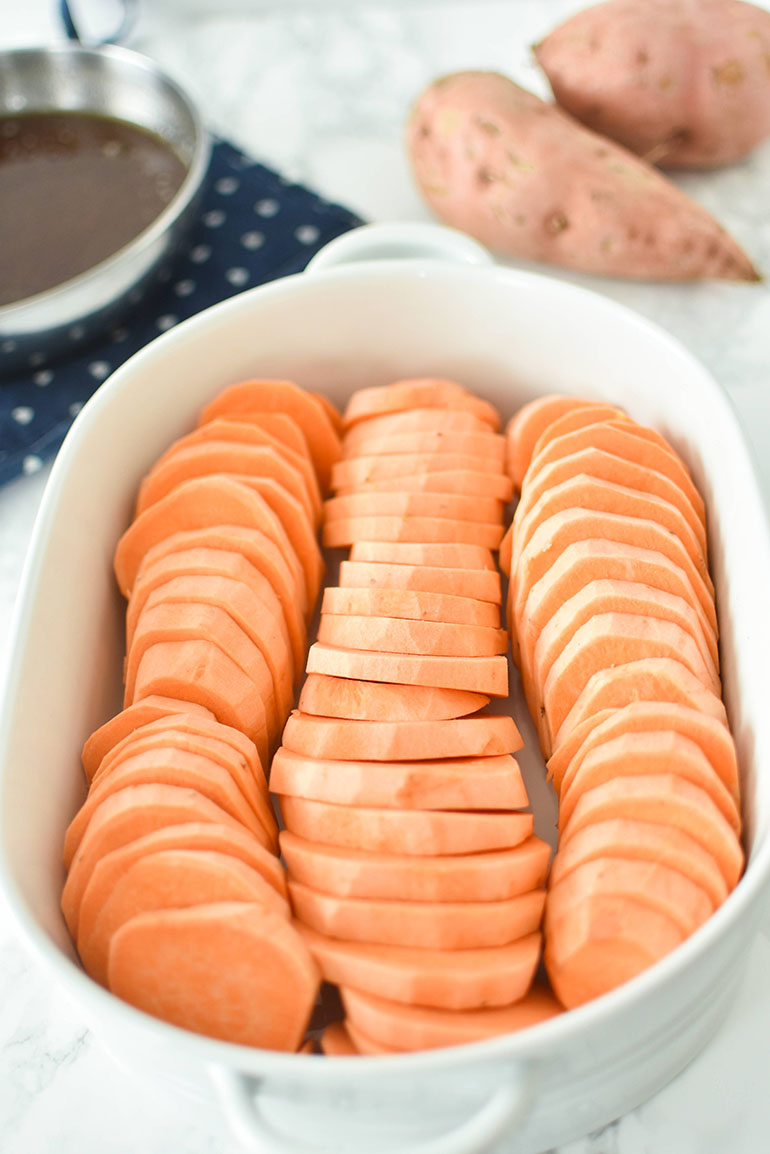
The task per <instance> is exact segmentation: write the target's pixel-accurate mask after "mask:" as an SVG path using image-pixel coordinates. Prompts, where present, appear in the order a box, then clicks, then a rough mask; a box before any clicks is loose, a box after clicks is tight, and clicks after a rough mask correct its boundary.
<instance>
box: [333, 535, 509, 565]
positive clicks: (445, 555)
mask: <svg viewBox="0 0 770 1154" xmlns="http://www.w3.org/2000/svg"><path fill="white" fill-rule="evenodd" d="M350 560H351V561H376V562H385V563H386V564H390V565H426V566H430V567H431V568H436V567H437V568H446V569H489V570H491V571H492V572H496V570H497V567H496V565H495V559H494V557H493V555H492V552H491V550H490V549H489V548H487V547H486V546H484V545H478V544H468V543H467V542H463V543H459V542H457V541H455V542H448V541H437V542H433V543H428V542H425V541H418V542H414V541H365V540H361V541H354V543H353V546H352V548H351V550H350Z"/></svg>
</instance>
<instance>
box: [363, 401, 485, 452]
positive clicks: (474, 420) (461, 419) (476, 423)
mask: <svg viewBox="0 0 770 1154" xmlns="http://www.w3.org/2000/svg"><path fill="white" fill-rule="evenodd" d="M432 432H442V433H449V432H467V433H472V432H476V433H478V432H482V433H489V432H490V426H489V424H488V422H487V421H484V420H482V419H481V418H480V417H477V416H476V415H475V414H474V413H471V412H468V411H467V410H466V409H452V408H444V407H442V408H436V407H435V406H434V407H433V408H420V407H415V408H411V409H402V410H401V411H400V412H397V413H380V414H379V415H378V416H371V417H368V418H367V419H366V420H365V421H357V422H356V423H355V424H354V425H350V426H349V427H348V428H347V429H346V430H345V437H344V441H343V443H344V447H345V452H346V454H347V455H349V454H348V450H349V449H363V450H365V451H368V449H367V446H370V445H374V446H375V450H374V451H375V452H376V451H377V449H376V445H377V443H378V442H379V441H380V439H381V438H382V437H389V436H392V435H394V434H397V433H432Z"/></svg>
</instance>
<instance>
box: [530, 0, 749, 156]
mask: <svg viewBox="0 0 770 1154" xmlns="http://www.w3.org/2000/svg"><path fill="white" fill-rule="evenodd" d="M534 53H535V57H536V59H537V61H538V63H539V65H540V66H541V68H542V69H543V71H544V72H545V74H546V76H547V77H548V80H549V82H550V85H551V89H552V91H553V94H554V96H555V98H556V100H557V102H558V103H559V104H560V105H561V107H562V108H564V109H565V110H566V111H567V112H569V113H571V114H572V116H574V117H575V118H576V119H577V120H579V121H580V122H581V123H582V124H584V125H585V126H586V127H587V128H590V129H592V130H593V131H594V132H600V133H603V134H604V135H605V136H608V137H610V138H611V139H612V140H615V141H617V142H618V143H619V144H622V145H624V146H625V147H626V148H629V149H631V150H632V151H633V152H636V153H639V155H640V156H644V157H646V158H647V159H648V160H650V161H651V162H652V163H656V164H660V165H661V167H664V168H713V167H716V166H718V165H723V164H729V163H731V162H733V161H736V160H739V159H740V158H741V157H743V156H745V155H746V154H747V153H749V152H751V150H752V149H754V148H755V147H756V146H757V145H758V144H759V143H760V142H761V141H762V140H764V139H765V137H767V136H770V68H768V59H769V58H770V12H767V11H765V10H763V9H761V8H758V7H757V6H756V5H754V4H748V3H744V2H742V0H698V2H697V3H693V2H692V0H645V3H644V4H639V3H638V2H637V0H607V2H606V3H602V4H596V5H593V6H592V7H590V8H586V9H585V10H584V11H582V12H578V13H577V14H576V15H575V16H572V17H570V18H569V19H568V20H566V21H565V22H564V23H563V24H560V25H559V26H558V27H557V28H554V29H553V31H552V32H551V33H549V35H548V36H546V37H545V39H544V40H542V41H541V42H540V43H539V44H538V45H536V46H535V49H534Z"/></svg>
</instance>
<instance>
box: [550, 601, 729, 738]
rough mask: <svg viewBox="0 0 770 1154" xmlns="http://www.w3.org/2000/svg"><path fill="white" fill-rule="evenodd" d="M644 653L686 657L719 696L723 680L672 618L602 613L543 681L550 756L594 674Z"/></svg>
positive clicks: (577, 636)
mask: <svg viewBox="0 0 770 1154" xmlns="http://www.w3.org/2000/svg"><path fill="white" fill-rule="evenodd" d="M645 657H671V658H673V659H675V660H679V661H682V662H683V663H684V664H685V665H686V666H687V667H688V669H690V671H691V672H692V673H694V674H695V676H696V677H699V678H700V679H701V680H702V682H703V684H704V686H705V687H706V688H707V689H710V690H711V691H712V693H714V694H715V695H717V696H718V695H719V693H720V685H719V682H718V681H716V680H715V679H714V676H713V671H712V670H711V669H709V668H708V667H707V665H706V663H705V661H704V660H703V657H702V656H701V653H700V650H699V649H698V647H697V645H696V644H695V642H694V641H693V640H692V637H691V636H690V634H689V633H686V632H685V630H684V629H682V628H680V626H678V625H676V624H674V622H673V621H663V620H661V619H656V618H651V617H643V616H639V615H635V614H632V613H599V614H597V615H596V616H595V617H593V618H591V619H590V620H589V621H587V622H586V623H585V624H584V625H581V626H580V628H579V629H577V630H576V631H575V633H574V634H573V636H572V637H571V639H570V640H569V641H568V642H567V644H566V645H565V646H564V648H563V649H562V651H561V653H560V654H559V656H558V657H557V658H556V660H555V661H554V663H553V665H552V666H551V669H550V672H549V673H548V676H547V678H546V680H545V682H544V684H543V687H542V708H543V716H544V718H545V720H546V723H547V725H548V729H549V732H550V734H551V740H550V742H549V750H548V756H550V752H551V749H552V748H553V736H554V735H555V734H557V733H558V732H559V729H560V727H561V725H562V722H563V721H564V720H565V718H566V716H567V714H568V713H569V711H570V709H571V708H572V706H573V705H574V704H575V702H576V701H577V699H578V697H579V695H580V693H581V691H582V690H583V688H584V687H585V685H586V683H587V682H588V680H589V679H590V678H591V677H592V675H593V674H594V673H596V672H598V671H599V670H602V669H607V668H609V667H610V666H612V665H622V664H624V663H625V662H630V661H638V660H640V659H642V658H645Z"/></svg>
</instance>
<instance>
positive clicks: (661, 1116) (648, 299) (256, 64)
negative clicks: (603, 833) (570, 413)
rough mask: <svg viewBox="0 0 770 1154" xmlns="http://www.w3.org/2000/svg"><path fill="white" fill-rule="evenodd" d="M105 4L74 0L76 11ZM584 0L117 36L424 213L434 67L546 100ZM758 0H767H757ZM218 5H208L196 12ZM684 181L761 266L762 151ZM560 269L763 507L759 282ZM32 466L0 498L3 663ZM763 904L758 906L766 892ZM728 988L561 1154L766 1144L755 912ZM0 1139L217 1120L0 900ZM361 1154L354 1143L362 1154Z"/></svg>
mask: <svg viewBox="0 0 770 1154" xmlns="http://www.w3.org/2000/svg"><path fill="white" fill-rule="evenodd" d="M98 2H103V3H106V4H108V3H109V2H110V0H88V2H87V0H81V3H80V5H79V7H80V9H87V8H88V7H89V4H90V6H91V7H92V6H93V4H94V3H98ZM579 6H580V5H579V4H577V3H575V2H572V3H570V2H568V0H485V2H477V3H474V2H472V0H467V2H464V3H453V2H449V0H444V2H441V0H432V2H431V0H424V2H422V3H420V2H419V0H414V2H412V3H407V2H406V0H404V2H403V3H399V2H397V0H392V2H391V3H381V4H379V5H374V4H371V5H370V4H366V3H364V2H363V0H339V2H338V3H334V2H329V0H326V2H324V3H321V2H320V0H315V2H314V0H305V2H304V3H301V2H297V3H292V2H291V0H274V3H268V2H260V0H209V3H208V4H207V3H205V0H151V2H150V0H145V3H144V4H143V9H142V14H141V17H140V22H139V25H138V27H137V29H136V32H135V34H134V36H133V38H132V43H133V45H134V46H135V47H137V48H139V49H141V50H143V51H145V52H147V53H148V54H149V55H151V56H154V57H155V58H156V59H158V61H159V62H160V63H162V64H163V65H164V66H165V67H166V68H167V69H168V70H169V71H170V72H171V73H172V74H174V75H175V76H176V77H177V78H178V79H179V80H180V81H182V82H183V83H184V84H185V85H186V87H187V88H188V89H189V90H190V91H191V93H192V94H193V95H194V96H195V97H196V98H197V100H198V101H199V102H200V104H201V106H202V107H203V109H204V110H205V113H206V115H207V118H208V120H209V123H210V125H211V126H212V128H214V129H215V130H217V131H219V132H221V133H222V134H224V135H227V136H229V137H230V138H231V139H233V140H234V141H235V142H236V143H238V144H239V145H240V146H241V147H244V148H245V149H247V150H248V151H250V152H251V153H252V154H253V155H254V156H255V157H257V158H258V159H260V160H262V161H264V162H265V163H267V164H269V165H272V166H273V167H276V168H278V169H280V170H281V171H282V172H284V173H285V174H286V175H288V176H290V177H291V178H293V179H296V180H300V181H303V182H305V183H307V184H309V185H311V186H313V187H315V188H316V189H317V190H319V191H320V192H321V193H323V194H324V195H326V196H328V197H330V198H331V199H334V200H338V201H340V202H341V203H344V204H346V205H347V206H349V207H350V208H352V209H354V210H356V211H357V212H359V213H360V214H361V215H362V216H363V217H365V218H367V219H369V220H410V219H411V220H420V219H427V215H428V214H427V212H426V210H425V209H424V207H423V205H422V204H421V202H420V200H419V198H418V196H417V194H416V192H415V190H414V188H413V186H412V184H411V181H410V179H409V174H408V169H407V166H406V162H405V157H404V154H403V148H402V128H403V123H404V118H405V115H406V111H407V109H408V107H409V104H410V102H411V100H412V99H413V98H414V96H415V95H416V94H417V93H418V92H419V90H420V89H421V87H422V86H423V85H424V84H426V83H428V82H429V81H430V80H431V79H432V78H433V77H434V76H436V75H438V74H440V73H441V72H445V71H450V70H452V69H456V68H467V67H482V68H496V69H499V70H501V71H506V72H508V73H509V74H511V75H513V76H514V78H515V79H517V80H519V81H520V82H521V83H523V84H525V85H527V86H528V87H530V88H532V89H534V90H535V91H538V92H539V93H541V94H543V95H544V94H545V92H546V89H545V87H544V83H543V79H542V77H541V76H540V75H539V74H538V72H537V70H536V69H535V68H534V66H533V64H532V61H531V57H530V55H529V45H531V44H532V43H533V42H535V41H536V40H537V39H538V37H539V36H541V35H542V34H544V33H545V32H546V31H547V30H548V29H549V28H550V27H552V26H553V25H554V24H555V23H556V22H557V21H558V20H559V19H560V18H562V17H563V16H564V15H566V14H567V13H568V12H570V11H573V10H575V9H576V8H577V7H579ZM765 6H770V3H765ZM54 7H55V6H54V4H53V3H52V2H49V0H25V2H24V3H23V4H17V3H14V2H13V0H3V2H2V9H3V18H2V21H0V47H4V46H16V45H29V44H35V43H42V42H50V41H52V40H55V39H56V38H58V37H59V36H60V35H61V34H60V32H59V29H58V27H57V25H56V20H55V13H54ZM207 12H208V13H213V12H216V16H212V15H207ZM679 179H680V182H681V183H682V185H683V186H684V187H686V188H687V190H688V191H690V192H691V193H692V195H693V196H695V197H697V198H698V199H700V200H701V201H702V202H703V203H704V204H706V205H707V207H709V208H710V209H711V210H712V212H714V213H715V215H717V216H718V217H719V218H720V219H721V220H722V222H723V223H724V224H725V225H726V226H727V228H728V229H729V230H730V231H732V232H733V234H734V235H735V236H736V237H737V239H738V240H739V241H740V242H741V243H742V244H743V245H744V247H745V248H746V249H747V250H748V252H749V253H750V255H751V256H752V258H753V259H754V260H755V263H756V264H757V265H758V266H759V267H760V269H763V270H764V271H765V273H766V275H770V143H769V144H767V145H765V146H764V147H763V148H761V149H759V150H758V151H757V152H756V153H755V154H754V155H753V156H752V157H751V158H749V159H748V160H746V161H744V162H743V163H741V164H738V165H735V166H733V167H732V168H730V169H727V170H724V171H721V172H717V173H712V174H710V175H709V176H707V177H706V176H700V177H698V176H693V175H690V176H687V177H681V178H679ZM570 279H572V280H574V281H576V282H578V283H583V284H586V285H588V286H589V287H591V288H593V289H595V290H597V291H599V292H603V293H605V294H607V295H611V296H613V297H615V298H616V299H618V300H621V301H623V302H624V303H626V304H629V305H631V306H632V307H634V308H636V309H638V310H639V311H640V312H642V313H644V314H645V315H647V316H648V317H650V318H652V319H653V320H655V321H656V322H657V323H658V324H660V325H661V326H662V327H664V328H666V329H668V330H669V331H670V332H671V333H672V334H674V335H675V336H676V337H678V338H679V339H680V340H682V341H683V342H684V343H685V344H686V345H687V346H688V347H689V348H690V350H691V351H692V352H693V353H695V355H696V356H698V357H699V358H700V359H701V360H702V361H703V362H704V363H705V364H706V366H707V367H708V368H709V369H710V370H711V372H712V373H713V374H714V375H715V376H716V378H717V379H718V380H719V381H720V382H721V383H722V385H723V386H724V388H725V389H726V390H727V392H728V394H729V395H730V397H731V398H732V400H733V402H734V404H735V405H736V408H737V410H738V413H739V416H740V418H741V421H742V423H743V426H744V429H745V431H746V436H747V439H748V441H749V443H750V445H751V446H752V448H753V451H754V454H755V459H756V463H757V468H758V471H759V474H760V478H761V481H762V484H763V488H764V492H765V494H766V496H767V498H768V500H769V501H770V290H769V289H768V287H767V285H766V284H765V285H759V286H751V287H750V288H748V287H746V286H734V285H714V284H710V285H703V286H692V285H690V286H665V287H664V286H659V285H656V286H649V285H640V284H623V283H615V282H603V281H601V280H598V279H596V278H588V277H578V276H570ZM46 475H47V469H46V468H44V469H42V470H41V471H40V472H38V473H36V474H35V475H33V476H28V477H24V478H23V479H21V480H19V481H16V482H13V483H11V484H10V485H7V486H5V488H4V489H2V490H0V664H1V663H2V662H3V661H4V660H5V656H6V651H7V648H8V639H9V623H10V619H11V615H12V609H13V603H14V599H15V595H16V591H17V588H18V584H19V580H20V576H21V570H22V564H23V558H24V554H25V551H26V548H27V544H28V541H29V537H30V533H31V529H32V523H33V519H34V516H35V512H36V509H37V506H38V502H39V500H40V496H41V494H42V490H43V486H44V483H45V480H46ZM769 906H770V903H769ZM764 928H765V932H764V933H763V934H760V935H759V937H758V938H757V941H756V944H755V947H754V949H753V952H752V956H751V959H750V963H749V967H748V972H747V976H746V980H745V982H744V986H743V988H742V992H741V994H740V996H739V998H738V1001H737V1002H736V1004H735V1005H734V1007H733V1009H732V1011H731V1014H730V1016H729V1019H728V1021H727V1022H726V1023H725V1025H724V1027H723V1028H722V1030H721V1031H720V1033H719V1035H718V1036H717V1037H716V1038H715V1039H714V1040H713V1042H712V1043H711V1044H710V1045H709V1047H708V1048H707V1050H706V1051H704V1052H703V1053H702V1054H701V1055H700V1056H699V1057H698V1059H697V1060H696V1061H695V1062H694V1063H693V1064H692V1065H691V1066H690V1067H689V1068H688V1069H687V1070H686V1071H685V1072H684V1073H683V1074H682V1075H680V1077H679V1078H677V1079H676V1080H675V1081H674V1082H673V1083H672V1084H671V1085H670V1086H669V1087H668V1088H667V1089H665V1090H664V1091H663V1092H662V1093H660V1094H659V1095H658V1096H657V1097H655V1098H654V1099H653V1100H652V1101H650V1102H648V1103H647V1104H646V1105H644V1106H642V1107H640V1108H639V1109H637V1110H636V1111H634V1113H633V1114H630V1115H628V1116H627V1117H625V1118H623V1119H621V1120H620V1121H618V1122H617V1123H615V1124H614V1125H612V1126H610V1127H608V1128H606V1129H605V1130H603V1131H601V1133H599V1134H593V1135H590V1136H587V1137H586V1138H584V1139H581V1140H580V1141H577V1142H575V1143H573V1144H571V1145H570V1146H569V1147H568V1148H567V1147H563V1148H562V1149H561V1151H560V1154H650V1152H652V1151H654V1152H655V1154H727V1152H728V1151H729V1154H761V1152H762V1151H765V1150H768V1149H770V1094H768V1093H767V1068H768V1059H769V1058H770V940H769V938H768V931H770V919H768V921H767V922H766V923H765V927H764ZM0 1149H1V1150H2V1151H3V1154H49V1152H50V1154H53V1152H54V1151H56V1154H68V1152H69V1151H77V1152H78V1154H107V1151H109V1152H110V1154H137V1152H139V1151H141V1152H142V1154H169V1152H170V1151H175V1152H178V1154H225V1152H235V1151H236V1150H237V1144H236V1143H235V1141H234V1139H233V1138H232V1136H231V1135H230V1134H229V1133H228V1132H227V1131H226V1129H225V1126H224V1123H223V1122H222V1121H221V1120H220V1119H219V1118H218V1117H217V1116H214V1115H212V1116H210V1117H198V1116H197V1115H196V1117H195V1118H193V1117H192V1116H191V1115H190V1114H189V1113H188V1111H187V1107H186V1104H185V1103H184V1102H183V1101H182V1100H176V1099H175V1098H173V1097H172V1096H169V1093H168V1091H167V1090H164V1091H163V1092H161V1091H160V1090H159V1089H158V1088H157V1087H154V1086H153V1085H151V1084H149V1083H148V1082H146V1081H143V1080H142V1078H141V1073H140V1072H137V1073H134V1074H132V1073H127V1072H126V1071H124V1070H122V1069H120V1068H119V1067H118V1066H117V1065H116V1064H115V1063H114V1061H113V1059H112V1058H111V1057H110V1056H109V1055H107V1054H106V1053H105V1052H104V1051H103V1050H102V1048H101V1047H100V1045H99V1043H98V1041H97V1040H96V1039H95V1038H94V1037H93V1035H92V1034H91V1033H90V1032H89V1031H88V1029H87V1028H86V1026H85V1025H84V1023H83V1021H82V1019H81V1017H80V1016H79V1014H78V1011H77V1009H76V1008H74V1007H72V1006H71V1005H70V1004H69V1003H68V1002H67V1001H65V999H64V998H63V996H62V995H61V994H60V993H59V991H57V989H55V988H51V986H50V984H49V983H48V982H47V981H46V979H45V977H44V976H43V975H41V974H40V973H39V972H38V971H37V969H36V967H35V965H34V963H33V962H32V961H31V959H30V958H29V957H28V955H27V953H26V952H25V949H24V947H23V945H22V944H21V943H20V942H19V941H18V940H17V938H16V935H15V930H14V926H13V924H12V922H11V919H10V917H9V915H8V914H7V912H6V911H5V910H4V908H3V907H2V905H0ZM362 1154H363V1152H362Z"/></svg>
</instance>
